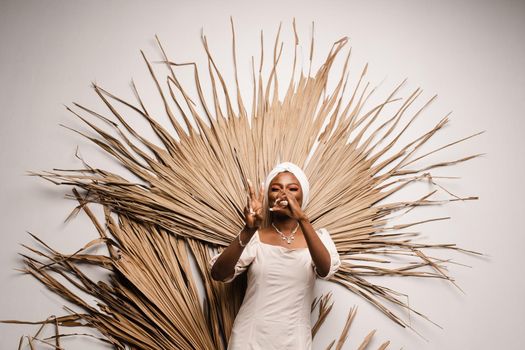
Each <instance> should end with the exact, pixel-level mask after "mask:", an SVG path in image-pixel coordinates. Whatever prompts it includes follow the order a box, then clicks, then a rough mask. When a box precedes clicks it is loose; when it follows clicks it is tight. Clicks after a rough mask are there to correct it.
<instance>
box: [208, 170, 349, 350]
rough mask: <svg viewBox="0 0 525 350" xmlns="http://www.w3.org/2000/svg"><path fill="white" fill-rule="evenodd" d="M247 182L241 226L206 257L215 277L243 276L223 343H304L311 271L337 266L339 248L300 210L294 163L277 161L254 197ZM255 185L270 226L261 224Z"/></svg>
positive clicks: (304, 187)
mask: <svg viewBox="0 0 525 350" xmlns="http://www.w3.org/2000/svg"><path fill="white" fill-rule="evenodd" d="M248 189H249V193H248V201H247V204H246V207H245V210H244V213H245V222H246V224H245V227H244V228H243V230H242V231H241V232H240V233H239V235H238V236H237V237H236V239H234V240H233V241H232V242H231V243H230V245H229V246H228V247H227V248H226V249H225V250H224V251H223V252H222V253H218V254H216V255H214V256H213V257H212V258H211V259H210V261H209V264H210V266H211V275H212V277H213V278H214V279H216V280H219V281H223V282H231V281H233V280H234V279H235V277H236V276H238V275H240V274H241V273H242V272H244V271H247V275H248V287H247V290H246V294H245V297H244V300H243V302H242V305H241V308H240V310H239V313H238V314H237V316H236V318H235V322H234V324H233V329H232V334H231V337H230V341H229V343H228V349H298V350H299V349H300V350H305V349H311V347H312V330H311V325H310V312H311V303H312V300H313V287H314V283H315V277H316V275H317V276H318V277H320V278H322V279H325V280H327V279H330V278H331V277H332V276H333V275H334V274H335V273H336V271H337V270H338V269H339V266H340V265H341V261H340V259H339V254H338V252H337V249H336V247H335V244H334V242H333V241H332V239H331V237H330V234H329V233H328V231H327V230H326V229H320V230H317V231H316V230H314V228H313V227H312V225H311V223H310V221H309V220H308V217H307V216H306V215H305V214H304V212H303V209H304V208H305V207H306V205H307V204H308V198H309V184H308V179H307V178H306V175H305V174H304V172H303V171H302V170H301V169H300V168H299V167H298V166H297V165H295V164H293V163H289V162H286V163H281V164H279V165H277V166H276V167H275V168H274V169H273V170H272V171H271V172H270V173H269V174H268V177H267V178H266V182H265V186H263V185H261V188H260V191H259V195H258V196H256V195H255V191H254V189H253V186H252V184H251V182H249V188H248ZM263 192H264V194H265V195H266V196H265V199H266V200H265V203H264V208H265V209H266V210H265V211H264V213H265V214H266V216H267V217H268V218H269V220H268V221H269V223H270V224H271V227H262V226H263V225H262V223H263V221H264V220H263V202H262V199H263ZM243 242H247V243H243Z"/></svg>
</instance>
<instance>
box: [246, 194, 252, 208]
mask: <svg viewBox="0 0 525 350" xmlns="http://www.w3.org/2000/svg"><path fill="white" fill-rule="evenodd" d="M246 208H248V211H251V210H252V203H251V201H250V196H249V195H248V193H246Z"/></svg>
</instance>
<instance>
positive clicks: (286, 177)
mask: <svg viewBox="0 0 525 350" xmlns="http://www.w3.org/2000/svg"><path fill="white" fill-rule="evenodd" d="M284 189H288V190H289V191H290V193H291V194H292V195H293V196H294V197H295V199H296V200H297V202H298V203H299V205H302V204H303V189H302V188H301V184H300V183H299V180H297V178H296V177H295V175H294V174H292V173H291V172H289V171H284V172H281V173H279V174H277V175H276V176H275V177H274V178H273V179H272V181H271V182H270V186H268V202H269V203H268V205H269V206H270V207H272V206H273V205H274V203H275V200H276V199H279V198H281V197H282V196H284V194H285V192H284Z"/></svg>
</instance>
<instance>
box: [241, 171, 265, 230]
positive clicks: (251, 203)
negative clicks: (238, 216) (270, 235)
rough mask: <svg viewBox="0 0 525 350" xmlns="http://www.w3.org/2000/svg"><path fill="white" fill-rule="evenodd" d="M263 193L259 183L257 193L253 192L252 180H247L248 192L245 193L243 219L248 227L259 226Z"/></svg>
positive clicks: (261, 218)
mask: <svg viewBox="0 0 525 350" xmlns="http://www.w3.org/2000/svg"><path fill="white" fill-rule="evenodd" d="M263 195H264V187H263V185H262V184H261V189H260V190H259V195H258V196H257V195H256V194H255V190H254V189H253V185H252V182H251V181H250V180H248V193H247V195H246V207H244V221H245V222H246V226H247V227H249V228H255V229H257V228H259V226H261V223H262V220H263V216H262V201H263Z"/></svg>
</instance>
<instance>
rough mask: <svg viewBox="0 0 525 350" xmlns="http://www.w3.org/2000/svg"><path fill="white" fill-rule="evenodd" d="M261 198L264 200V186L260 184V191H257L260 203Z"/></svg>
mask: <svg viewBox="0 0 525 350" xmlns="http://www.w3.org/2000/svg"><path fill="white" fill-rule="evenodd" d="M263 198H264V184H263V183H262V182H261V189H260V190H259V199H260V200H261V202H262V200H263Z"/></svg>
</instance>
